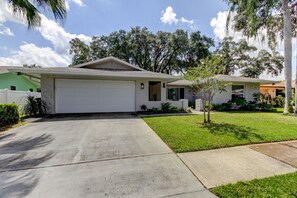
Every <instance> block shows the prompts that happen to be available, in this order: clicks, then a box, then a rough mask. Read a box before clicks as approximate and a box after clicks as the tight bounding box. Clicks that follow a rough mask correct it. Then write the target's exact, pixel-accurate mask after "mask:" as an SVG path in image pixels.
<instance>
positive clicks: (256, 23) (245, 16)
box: [226, 0, 293, 113]
mask: <svg viewBox="0 0 297 198" xmlns="http://www.w3.org/2000/svg"><path fill="white" fill-rule="evenodd" d="M226 2H227V3H228V4H229V7H230V13H232V14H235V17H234V20H233V21H234V22H235V25H234V28H235V30H243V33H244V34H245V35H247V36H250V37H256V36H259V34H260V32H261V31H262V30H263V29H266V31H267V34H266V35H267V38H268V39H269V43H270V45H271V47H275V41H276V32H275V29H274V28H271V27H272V26H271V22H272V21H273V18H274V16H275V14H276V13H277V12H282V13H283V22H284V26H283V35H284V49H285V50H284V59H285V78H286V91H285V92H286V100H285V108H284V113H288V108H289V105H290V99H291V97H292V87H291V81H292V32H291V30H292V24H291V16H290V7H289V6H290V5H289V3H291V2H293V0H226ZM230 18H231V14H229V17H228V20H227V21H228V22H227V27H228V25H229V22H230Z"/></svg>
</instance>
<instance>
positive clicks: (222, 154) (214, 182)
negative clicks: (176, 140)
mask: <svg viewBox="0 0 297 198" xmlns="http://www.w3.org/2000/svg"><path fill="white" fill-rule="evenodd" d="M178 156H179V157H180V158H181V159H182V160H183V161H184V163H185V164H186V165H187V166H188V167H189V168H190V170H191V171H192V172H193V173H194V174H195V175H196V176H197V177H198V178H199V179H200V181H201V182H202V183H203V184H204V185H205V186H206V187H207V188H213V187H216V186H220V185H224V184H228V183H236V182H238V181H248V180H252V179H255V178H264V177H270V176H274V175H281V174H286V173H291V172H295V171H297V169H296V167H297V141H289V142H278V143H268V144H258V145H247V146H238V147H231V148H222V149H214V150H208V151H198V152H190V153H180V154H178Z"/></svg>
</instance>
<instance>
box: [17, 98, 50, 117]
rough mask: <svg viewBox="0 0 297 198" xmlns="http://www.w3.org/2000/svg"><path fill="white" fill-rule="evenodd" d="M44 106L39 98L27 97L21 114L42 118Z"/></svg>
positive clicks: (44, 110)
mask: <svg viewBox="0 0 297 198" xmlns="http://www.w3.org/2000/svg"><path fill="white" fill-rule="evenodd" d="M46 107H47V106H46V104H45V102H43V101H42V100H41V98H36V97H35V96H28V97H27V101H26V104H25V105H24V107H23V109H22V110H23V113H24V114H25V115H28V116H34V117H36V116H42V115H44V114H46Z"/></svg>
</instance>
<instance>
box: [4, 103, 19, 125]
mask: <svg viewBox="0 0 297 198" xmlns="http://www.w3.org/2000/svg"><path fill="white" fill-rule="evenodd" d="M19 120H20V112H19V107H18V106H17V105H16V104H0V127H6V126H9V125H13V124H16V123H18V122H19Z"/></svg>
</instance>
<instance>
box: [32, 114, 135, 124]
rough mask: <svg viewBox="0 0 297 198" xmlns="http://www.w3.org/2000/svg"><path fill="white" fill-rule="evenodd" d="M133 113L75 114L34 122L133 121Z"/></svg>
mask: <svg viewBox="0 0 297 198" xmlns="http://www.w3.org/2000/svg"><path fill="white" fill-rule="evenodd" d="M135 118H138V115H137V114H135V113H76V114H55V115H49V116H47V117H45V118H42V119H40V120H36V121H34V122H53V121H73V120H100V119H135Z"/></svg>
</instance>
